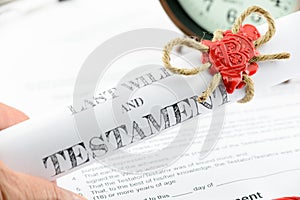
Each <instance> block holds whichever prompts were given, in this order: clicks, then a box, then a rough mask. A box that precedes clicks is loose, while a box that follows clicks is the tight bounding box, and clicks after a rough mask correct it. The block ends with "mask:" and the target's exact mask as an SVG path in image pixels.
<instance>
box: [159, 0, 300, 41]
mask: <svg viewBox="0 0 300 200" xmlns="http://www.w3.org/2000/svg"><path fill="white" fill-rule="evenodd" d="M161 3H162V5H163V7H164V8H165V10H166V12H167V13H168V14H169V16H170V17H171V19H172V20H173V21H174V22H175V24H176V25H177V26H179V28H180V29H181V30H183V31H184V32H185V33H186V34H188V35H197V36H200V37H202V36H205V38H207V39H208V38H210V37H211V33H212V32H214V31H215V30H216V29H222V30H228V29H230V28H231V26H232V24H233V23H234V21H235V19H236V18H237V17H238V16H239V15H240V14H241V12H243V11H244V10H245V9H246V8H248V7H249V6H252V5H258V6H260V7H262V8H264V9H265V10H268V11H269V12H270V13H271V14H272V16H273V17H274V18H278V17H282V16H285V15H287V14H290V13H292V12H295V11H296V10H298V9H299V4H300V1H299V0H161ZM264 22H265V19H264V18H263V17H261V16H260V15H258V14H252V15H250V16H249V17H248V18H247V19H246V21H245V23H250V24H253V25H259V24H262V23H264ZM203 33H207V34H208V35H205V34H203Z"/></svg>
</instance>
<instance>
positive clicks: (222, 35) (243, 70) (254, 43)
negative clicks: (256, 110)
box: [162, 6, 290, 103]
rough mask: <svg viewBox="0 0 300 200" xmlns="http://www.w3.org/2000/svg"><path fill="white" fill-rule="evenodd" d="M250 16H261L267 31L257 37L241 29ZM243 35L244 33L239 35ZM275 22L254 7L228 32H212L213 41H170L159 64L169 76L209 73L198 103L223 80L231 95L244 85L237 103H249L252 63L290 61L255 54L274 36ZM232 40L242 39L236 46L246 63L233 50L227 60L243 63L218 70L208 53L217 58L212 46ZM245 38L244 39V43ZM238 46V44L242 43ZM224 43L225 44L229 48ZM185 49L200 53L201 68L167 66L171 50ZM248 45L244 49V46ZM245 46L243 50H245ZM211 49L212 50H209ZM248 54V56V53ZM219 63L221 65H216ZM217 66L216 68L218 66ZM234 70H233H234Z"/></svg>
mask: <svg viewBox="0 0 300 200" xmlns="http://www.w3.org/2000/svg"><path fill="white" fill-rule="evenodd" d="M251 13H258V14H261V15H262V16H264V17H265V18H266V20H267V22H268V31H267V32H266V33H265V34H264V35H263V36H261V37H260V35H259V33H258V31H257V30H256V28H255V27H254V26H252V25H248V24H247V25H244V26H242V23H243V21H244V20H245V19H246V17H248V16H249V15H250V14H251ZM249 30H250V32H251V34H248V35H247V32H248V33H249ZM243 31H244V32H243ZM275 31H276V29H275V22H274V20H273V18H272V16H271V15H270V13H269V12H267V11H266V10H264V9H262V8H260V7H258V6H252V7H249V8H248V9H246V10H245V11H244V12H243V13H242V14H241V15H240V16H239V18H237V20H236V21H235V23H234V24H233V26H232V29H231V30H229V31H222V30H216V31H215V32H214V37H213V39H212V41H205V40H204V41H201V42H198V41H196V40H194V39H191V38H176V39H174V40H172V41H170V42H169V43H168V44H167V45H166V46H165V47H164V49H163V57H162V61H163V63H164V66H165V67H166V68H167V69H168V70H170V71H171V72H173V73H175V74H182V75H194V74H198V73H200V72H202V71H204V70H208V69H209V70H210V72H211V73H212V74H213V78H212V80H211V82H210V83H209V86H208V88H207V89H206V90H205V91H204V92H203V93H202V95H201V96H199V97H198V101H199V102H203V101H205V100H206V99H207V98H208V97H209V96H210V94H211V93H212V92H213V91H214V90H215V89H216V88H217V87H218V85H219V84H220V82H221V80H222V79H223V83H224V85H225V87H226V84H227V85H233V86H234V88H231V89H229V88H226V90H227V92H229V93H231V92H233V90H234V89H235V88H241V87H243V86H244V85H246V92H245V96H244V97H243V98H242V99H240V100H239V101H238V102H239V103H246V102H248V101H250V100H251V99H252V98H253V96H254V82H253V81H252V79H251V77H250V76H251V75H253V74H254V73H255V72H256V70H257V64H256V62H260V61H268V60H279V59H288V58H290V54H289V53H286V52H283V53H276V54H267V55H259V53H258V52H257V51H256V49H255V48H258V47H260V46H262V45H263V44H265V43H267V42H268V41H269V40H270V39H271V38H272V37H273V35H274V34H275ZM234 37H240V38H242V40H243V38H244V41H242V42H244V44H240V45H241V46H242V47H243V48H244V49H242V50H243V51H244V52H247V53H248V56H250V57H247V56H246V58H247V60H246V61H245V58H244V57H245V55H244V54H245V53H244V52H240V51H242V50H239V49H238V50H236V49H235V50H236V55H235V57H233V58H230V59H231V61H232V62H233V61H234V62H236V63H237V62H240V61H245V64H244V65H235V66H233V65H225V66H222V64H223V63H224V62H223V61H221V59H220V58H218V59H216V60H212V58H211V57H210V56H208V55H211V54H212V53H215V54H218V55H219V54H220V51H219V50H216V48H215V46H214V45H216V44H220V43H221V42H224V40H226V41H225V42H229V43H230V42H232V41H231V39H232V40H234ZM245 38H246V39H245ZM242 42H240V43H242ZM229 43H228V44H229ZM177 45H180V46H187V47H190V48H193V49H196V50H198V51H200V52H202V54H203V57H204V59H203V60H202V62H203V64H202V65H201V66H197V67H194V68H192V69H188V68H177V67H174V66H172V65H171V63H170V60H171V59H170V53H171V51H172V49H173V48H174V47H175V46H177ZM247 45H248V46H247ZM227 46H228V45H227ZM245 46H246V47H245ZM251 47H252V48H253V52H252V53H251V52H250V49H251ZM213 48H215V49H213ZM234 48H235V47H229V49H230V50H232V49H234ZM213 51H214V52H213ZM249 52H250V53H249ZM220 63H221V64H220ZM218 65H220V66H218ZM235 68H236V69H235ZM234 78H235V79H236V80H238V79H239V78H240V79H241V81H240V82H238V81H237V82H235V84H232V83H230V81H231V80H232V79H234Z"/></svg>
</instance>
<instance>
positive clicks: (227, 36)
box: [202, 24, 260, 94]
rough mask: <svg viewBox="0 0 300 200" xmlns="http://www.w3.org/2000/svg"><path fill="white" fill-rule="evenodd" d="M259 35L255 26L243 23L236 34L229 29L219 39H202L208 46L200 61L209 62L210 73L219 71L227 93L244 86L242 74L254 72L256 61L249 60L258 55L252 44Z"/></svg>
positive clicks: (256, 67)
mask: <svg viewBox="0 0 300 200" xmlns="http://www.w3.org/2000/svg"><path fill="white" fill-rule="evenodd" d="M259 37H260V34H259V32H258V30H257V29H256V27H255V26H252V25H250V24H245V25H244V26H243V27H241V28H240V30H239V32H238V33H236V34H233V33H232V32H231V31H230V30H228V31H225V32H224V33H223V38H222V39H221V40H218V41H215V42H212V41H210V40H203V41H202V43H203V44H204V45H206V46H208V47H209V51H208V53H203V59H202V63H207V62H210V63H211V67H210V73H211V74H212V75H214V74H215V73H218V72H220V73H221V75H222V79H223V83H224V85H225V87H226V91H227V92H228V93H229V94H231V93H233V92H234V90H235V89H240V88H242V87H244V86H245V83H244V81H243V74H247V75H249V76H251V75H253V74H255V73H256V71H257V69H258V65H257V63H255V62H252V63H250V62H249V61H250V59H251V58H253V57H255V56H258V55H259V53H258V51H257V50H256V49H255V47H254V44H253V42H254V41H255V40H257V39H258V38H259Z"/></svg>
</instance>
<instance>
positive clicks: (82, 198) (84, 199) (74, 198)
mask: <svg viewBox="0 0 300 200" xmlns="http://www.w3.org/2000/svg"><path fill="white" fill-rule="evenodd" d="M73 200H87V199H86V198H84V197H82V196H79V195H76V194H73Z"/></svg>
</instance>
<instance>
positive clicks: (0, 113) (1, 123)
mask: <svg viewBox="0 0 300 200" xmlns="http://www.w3.org/2000/svg"><path fill="white" fill-rule="evenodd" d="M27 119H28V117H27V116H26V115H25V114H24V113H22V112H21V111H19V110H17V109H15V108H13V107H10V106H8V105H5V104H3V103H0V130H2V129H5V128H7V127H10V126H12V125H15V124H17V123H20V122H22V121H25V120H27Z"/></svg>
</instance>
